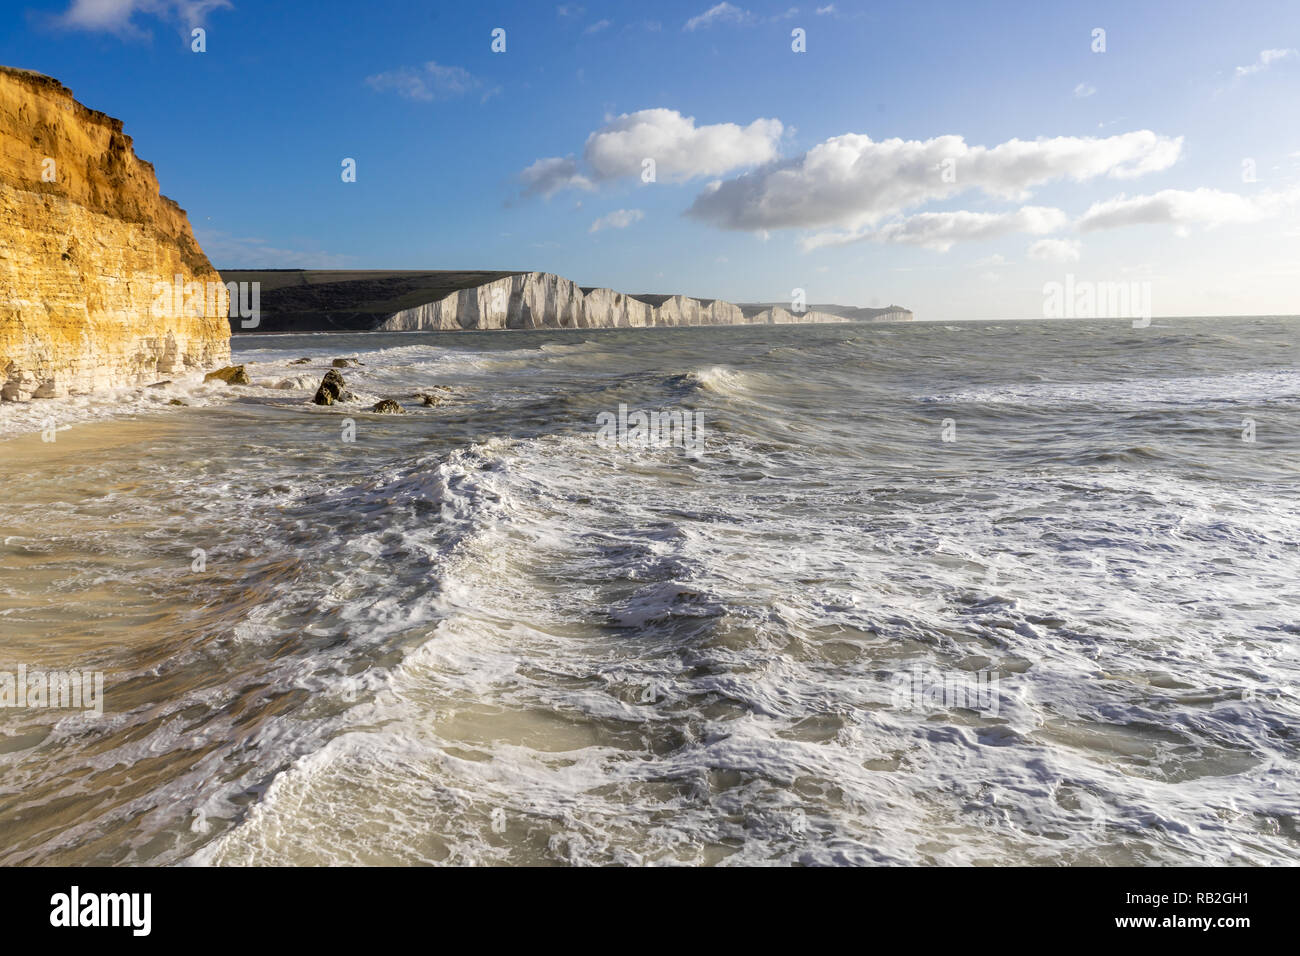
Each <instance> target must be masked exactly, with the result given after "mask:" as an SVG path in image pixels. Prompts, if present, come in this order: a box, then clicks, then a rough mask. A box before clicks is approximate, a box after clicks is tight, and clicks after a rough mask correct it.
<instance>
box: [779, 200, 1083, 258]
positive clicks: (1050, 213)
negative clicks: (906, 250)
mask: <svg viewBox="0 0 1300 956" xmlns="http://www.w3.org/2000/svg"><path fill="white" fill-rule="evenodd" d="M1068 222H1069V217H1067V216H1066V215H1065V213H1063V212H1062V211H1061V210H1059V209H1053V208H1051V207H1048V206H1024V207H1022V208H1020V209H1016V210H1013V211H1011V212H966V211H960V212H923V213H918V214H917V215H915V216H910V217H908V218H906V219H902V220H899V221H897V222H890V223H886V224H885V225H883V226H881V227H880V228H879V229H873V230H860V231H858V232H852V233H820V234H818V235H815V236H812V237H810V238H808V239H805V240H803V243H802V245H803V247H804V249H805V250H810V249H817V248H821V247H823V246H842V245H847V244H849V243H852V242H861V241H863V240H867V239H869V240H872V241H874V242H888V243H900V244H903V245H909V246H922V247H924V248H926V249H933V250H934V251H935V252H947V251H948V250H949V249H951V248H952V247H953V245H954V244H955V243H958V242H964V241H969V240H973V239H992V238H995V237H997V236H1005V235H1007V234H1009V233H1013V232H1028V233H1034V234H1040V235H1041V234H1042V233H1047V232H1055V231H1056V230H1058V229H1061V228H1063V227H1064V226H1065V225H1066V223H1068Z"/></svg>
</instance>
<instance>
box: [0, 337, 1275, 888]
mask: <svg viewBox="0 0 1300 956" xmlns="http://www.w3.org/2000/svg"><path fill="white" fill-rule="evenodd" d="M235 352H236V361H242V362H246V363H248V369H249V372H250V374H251V376H252V378H253V381H254V385H252V386H249V387H233V388H232V387H227V386H224V385H202V384H200V383H199V382H198V380H197V379H198V377H195V378H192V379H187V380H178V381H177V382H176V383H174V384H172V385H169V386H165V387H162V388H154V389H124V390H121V391H120V392H118V393H116V394H114V395H110V396H101V397H97V398H95V399H94V400H89V399H76V400H66V401H52V402H43V403H32V404H30V405H24V406H6V407H4V408H0V428H2V429H3V430H4V431H5V432H6V433H7V435H8V436H9V437H7V439H6V440H4V441H3V442H0V452H3V454H0V481H2V482H3V489H4V504H3V509H2V511H0V672H5V671H7V672H16V671H17V668H18V667H19V666H20V665H21V666H24V667H25V668H27V669H29V670H39V669H44V670H46V671H59V670H70V669H76V670H79V671H87V672H91V671H93V672H100V673H102V674H103V676H104V700H103V714H102V716H96V715H94V714H87V713H83V712H81V711H73V710H56V709H50V708H48V707H46V708H40V707H31V706H28V707H16V706H12V707H6V708H3V709H0V863H6V864H13V863H38V862H48V863H178V862H198V863H219V864H224V863H273V864H283V863H304V864H347V863H509V864H514V863H559V864H563V863H579V864H585V863H664V864H709V863H812V864H818V863H946V864H960V863H1179V864H1187V863H1211V864H1225V863H1283V862H1295V861H1296V859H1297V858H1298V857H1300V829H1298V827H1297V823H1298V821H1300V701H1298V700H1297V692H1296V687H1297V678H1300V645H1298V641H1300V575H1298V574H1297V571H1298V570H1300V553H1298V551H1297V545H1298V544H1300V482H1298V481H1297V479H1298V478H1300V371H1298V370H1297V368H1298V366H1297V359H1298V358H1300V321H1297V320H1296V319H1292V318H1250V319H1196V320H1156V322H1155V323H1154V324H1153V325H1151V326H1150V327H1149V328H1145V329H1133V328H1131V327H1130V326H1129V324H1128V323H1121V322H1016V323H1012V322H1002V323H998V322H981V323H962V324H943V323H915V324H910V325H843V326H802V327H801V326H781V327H735V328H686V329H650V330H608V331H588V330H579V331H569V332H537V333H532V332H507V333H460V334H455V335H431V334H420V333H415V334H400V335H304V336H257V337H240V338H237V339H236V343H235ZM304 356H305V357H310V358H311V359H312V363H311V364H306V365H295V364H290V363H291V362H293V361H294V360H296V359H298V358H300V357H304ZM338 356H355V357H356V358H358V359H359V360H360V361H361V362H362V363H363V364H362V365H360V366H359V367H356V368H350V369H345V370H344V375H345V376H346V378H347V381H348V386H349V387H350V388H352V389H353V390H354V391H356V392H358V393H359V394H360V395H361V396H362V398H364V399H366V400H367V401H368V402H373V401H374V400H375V399H377V398H379V397H393V398H396V399H398V400H399V401H402V402H403V403H404V404H405V405H406V406H407V410H408V414H406V415H402V416H383V415H376V414H372V413H370V412H368V411H365V410H364V409H365V408H366V406H365V405H352V406H333V407H328V408H326V407H317V406H314V405H312V404H310V396H311V394H312V392H313V391H314V389H315V385H316V383H317V382H319V380H320V376H321V374H322V373H323V371H324V369H325V368H326V367H328V365H329V360H330V359H332V358H335V357H338ZM276 386H283V387H276ZM433 386H446V389H445V390H440V395H441V397H442V398H443V401H442V404H440V405H437V406H433V407H425V406H423V405H421V404H420V403H419V402H418V401H416V400H415V399H414V398H413V396H414V395H415V393H416V392H418V391H427V390H429V389H430V388H431V387H433ZM171 399H179V400H182V401H185V402H186V403H187V406H185V407H180V406H172V405H169V404H167V403H168V401H169V400H171ZM620 406H624V408H623V409H622V415H623V420H624V421H635V420H636V418H637V412H659V411H669V412H682V413H689V414H690V419H688V420H691V421H693V420H698V421H702V423H703V429H704V430H703V436H702V437H703V445H702V448H697V449H696V451H697V452H698V454H697V453H692V451H691V450H690V449H688V448H686V447H684V446H683V443H682V442H675V441H671V440H670V441H660V442H651V443H648V444H647V445H645V446H643V445H642V444H639V443H638V442H637V441H636V440H635V436H632V437H631V440H621V439H624V438H627V437H628V436H626V435H624V434H623V433H621V432H620V433H619V436H618V438H619V439H620V440H615V441H610V440H607V439H608V437H609V436H608V435H606V436H604V437H602V436H601V434H600V426H599V425H598V422H599V421H600V420H601V418H600V417H601V416H602V415H605V416H606V417H605V418H604V421H606V422H608V421H610V420H611V419H612V418H617V417H618V416H619V414H620ZM680 417H681V416H679V418H680ZM619 427H620V428H621V423H620V426H619ZM350 429H351V431H350ZM42 431H44V433H45V434H44V436H42ZM665 434H668V433H665ZM43 437H44V438H45V439H48V438H51V437H53V438H54V439H55V440H54V441H47V440H43ZM661 437H662V436H661ZM697 437H698V436H697ZM349 438H352V439H354V440H346V439H349ZM2 676H3V675H2V674H0V679H2ZM0 691H3V684H0Z"/></svg>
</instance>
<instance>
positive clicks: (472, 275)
mask: <svg viewBox="0 0 1300 956" xmlns="http://www.w3.org/2000/svg"><path fill="white" fill-rule="evenodd" d="M223 277H224V278H225V279H226V280H227V281H228V282H242V283H257V284H258V286H259V287H260V290H261V293H260V301H261V310H260V312H261V314H260V317H259V320H258V325H257V331H259V332H307V331H386V332H416V331H433V332H453V331H460V330H465V329H589V328H648V327H651V326H679V325H775V324H781V325H784V324H794V323H808V322H813V323H820V322H849V321H871V320H875V319H876V318H877V316H879V317H885V316H887V317H888V318H891V319H910V318H911V317H912V314H911V313H910V312H906V311H905V310H898V311H892V312H891V311H887V310H861V309H857V310H849V311H852V312H854V313H855V314H854V315H851V316H848V315H843V314H837V313H836V312H832V311H830V310H831V308H835V309H839V308H840V307H816V306H814V307H812V308H810V309H809V310H807V311H804V312H802V313H795V312H793V311H791V310H790V309H788V308H784V307H782V306H779V305H772V304H760V305H736V304H733V303H731V302H724V301H722V300H721V299H693V298H690V297H688V296H682V295H628V294H627V293H623V292H615V291H614V290H613V289H602V288H583V287H580V286H579V285H578V284H577V283H575V282H573V281H572V280H570V279H566V278H564V277H563V276H558V275H554V274H552V273H549V272H378V271H375V272H366V271H353V272H349V271H337V272H331V271H327V270H326V271H317V270H263V271H244V270H228V271H226V272H224V273H223ZM857 313H864V314H862V315H858V314H857ZM865 313H870V314H869V315H868V314H865ZM231 324H232V327H233V328H234V330H235V331H236V332H238V331H242V330H243V329H242V328H241V326H240V325H238V324H236V320H235V319H232V320H231Z"/></svg>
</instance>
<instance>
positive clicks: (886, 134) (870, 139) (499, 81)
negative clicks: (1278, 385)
mask: <svg viewBox="0 0 1300 956" xmlns="http://www.w3.org/2000/svg"><path fill="white" fill-rule="evenodd" d="M0 18H3V21H4V28H3V29H0V62H3V63H5V64H8V65H12V66H20V67H25V68H29V69H35V70H39V71H41V72H43V73H47V74H49V75H51V76H54V77H56V78H57V79H59V80H61V81H62V82H63V83H65V84H66V85H68V86H69V87H71V88H72V90H73V91H74V93H75V94H76V95H77V98H78V99H79V100H80V101H81V102H83V103H85V104H86V105H87V106H90V107H92V108H95V109H99V110H103V111H104V112H107V113H109V114H111V115H113V116H117V117H120V118H121V119H122V120H123V121H124V123H125V126H126V131H127V132H128V133H129V134H130V135H131V136H132V137H133V138H134V140H135V145H136V150H137V152H138V154H139V155H140V156H141V157H143V158H144V159H147V160H149V161H151V162H152V163H154V165H155V166H156V168H157V170H158V175H159V179H160V181H161V184H162V190H163V192H164V193H165V194H166V195H168V196H171V197H172V198H174V199H176V200H177V201H178V202H179V203H180V204H181V205H182V206H183V207H185V208H186V209H187V210H188V212H189V214H190V220H191V222H192V223H193V225H194V228H195V233H196V235H197V236H198V238H199V240H200V242H201V243H202V244H203V246H204V248H205V250H206V251H207V252H208V254H209V257H210V258H211V259H212V260H213V262H214V263H215V264H216V265H218V266H219V267H234V266H243V267H296V266H305V267H312V266H314V267H321V268H331V267H349V268H406V269H444V268H445V269H462V268H465V269H537V270H544V271H550V272H557V273H560V274H562V275H566V276H569V277H570V278H573V279H575V280H577V281H579V282H580V283H582V284H584V285H604V286H609V287H612V288H616V289H619V290H622V291H630V292H639V291H665V292H684V293H687V294H691V295H698V296H706V297H715V296H716V297H722V298H727V299H731V300H733V301H757V300H763V301H766V300H773V301H781V300H788V299H789V298H790V294H791V290H792V289H794V288H803V289H805V290H806V291H807V296H808V300H809V301H810V302H840V303H845V304H856V305H884V304H888V303H891V302H896V303H900V304H903V305H906V306H908V307H911V308H913V309H914V310H915V311H916V312H917V313H918V316H920V317H924V318H952V319H965V318H999V317H1031V316H1034V315H1038V314H1040V313H1041V310H1042V302H1043V291H1042V290H1043V284H1044V283H1045V282H1049V281H1060V280H1061V279H1062V278H1063V277H1064V275H1065V274H1066V273H1073V274H1074V275H1076V276H1077V277H1078V278H1080V279H1085V280H1087V279H1091V280H1095V281H1145V282H1150V283H1151V296H1152V305H1153V309H1154V311H1155V313H1156V314H1158V315H1159V314H1163V315H1215V314H1237V313H1242V314H1252V313H1260V314H1263V313H1277V312H1285V313H1295V312H1300V122H1297V120H1298V119H1300V53H1297V52H1296V51H1297V49H1300V4H1297V3H1296V2H1295V0H1276V2H1272V0H1259V2H1219V3H1211V2H1198V0H1190V2H1178V3H1172V2H1171V3H1144V2H1140V0H1127V2H1116V3H1110V2H1090V3H1069V4H1065V3H1045V2H1042V0H1038V2H1024V3H1021V2H1015V0H1004V2H998V3H976V2H971V0H967V2H937V0H936V2H923V0H922V2H917V0H911V2H897V3H892V2H891V3H885V2H857V3H855V2H838V0H835V2H826V0H823V2H816V0H815V2H813V3H811V4H804V3H798V4H797V5H796V4H794V3H790V2H784V3H757V2H754V3H750V2H740V0H735V2H732V3H715V2H712V0H690V2H677V0H668V2H660V3H654V4H643V3H612V2H611V3H602V2H597V0H584V2H581V3H577V2H574V3H567V4H558V5H557V4H553V3H537V2H530V3H492V2H484V3H476V4H473V5H470V4H465V3H457V4H451V3H429V2H409V3H408V2H387V3H383V2H372V3H359V2H338V0H317V2H311V3H307V2H302V3H298V2H276V3H256V2H252V0H247V2H240V0H230V2H228V3H227V2H222V0H208V2H204V0H75V2H73V0H52V2H45V3H39V2H34V3H28V4H26V5H23V3H22V2H21V0H19V2H17V3H10V4H7V5H6V7H5V12H4V13H3V14H0ZM195 25H202V27H203V28H204V29H205V30H206V31H207V33H206V46H207V50H206V52H203V53H195V52H192V50H191V34H190V29H191V27H193V26H195ZM496 28H502V29H504V30H505V31H506V33H505V46H506V49H505V52H503V53H494V52H493V51H492V49H491V44H492V31H493V30H494V29H496ZM1098 28H1100V29H1103V30H1104V31H1105V37H1104V39H1105V50H1104V52H1095V51H1094V49H1093V47H1094V46H1096V45H1097V42H1096V39H1095V38H1094V30H1096V29H1098ZM795 29H800V30H803V31H804V33H805V36H806V49H807V52H802V53H796V52H794V51H793V50H792V49H791V46H792V42H793V41H792V35H791V34H792V30H795ZM349 157H350V158H353V159H355V160H356V163H357V181H356V182H354V183H345V182H343V181H342V178H341V176H340V172H341V162H342V160H343V159H344V158H349ZM646 158H654V159H655V161H656V168H655V174H656V176H655V181H654V182H653V183H645V182H643V181H642V169H643V168H644V166H643V161H644V159H646ZM945 163H947V166H945ZM1252 172H1253V176H1252V175H1251V173H1252Z"/></svg>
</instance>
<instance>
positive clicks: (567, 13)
mask: <svg viewBox="0 0 1300 956" xmlns="http://www.w3.org/2000/svg"><path fill="white" fill-rule="evenodd" d="M586 12H587V8H586V7H580V6H578V5H577V4H576V3H562V4H560V5H559V6H558V7H556V8H555V15H556V16H559V17H580V16H582V15H583V14H584V13H586Z"/></svg>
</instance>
